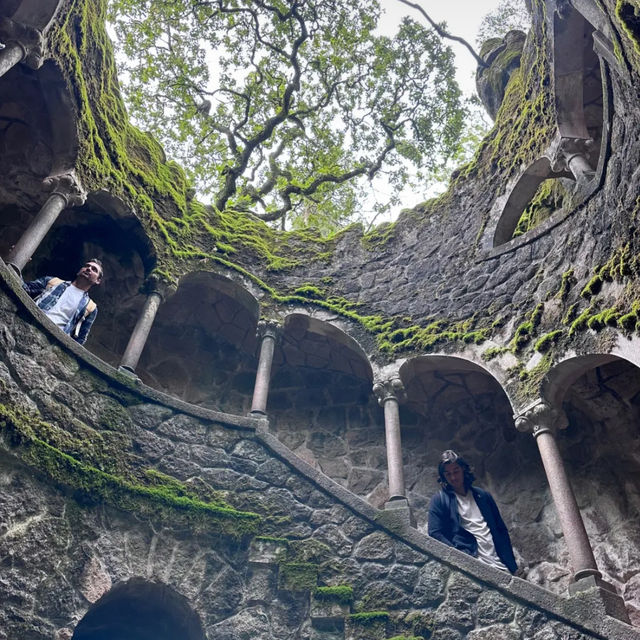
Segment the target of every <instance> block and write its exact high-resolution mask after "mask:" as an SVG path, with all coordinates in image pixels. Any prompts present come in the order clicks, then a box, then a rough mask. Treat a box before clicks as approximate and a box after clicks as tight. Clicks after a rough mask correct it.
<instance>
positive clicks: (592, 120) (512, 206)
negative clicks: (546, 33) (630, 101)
mask: <svg viewBox="0 0 640 640" xmlns="http://www.w3.org/2000/svg"><path fill="white" fill-rule="evenodd" d="M578 4H579V5H580V10H581V11H584V12H585V14H586V15H587V18H585V17H584V16H583V15H582V13H580V12H579V11H578V10H576V9H575V8H574V7H573V6H572V4H571V3H569V2H562V3H560V2H557V3H555V2H553V1H552V2H551V3H550V4H549V7H548V15H549V16H550V18H549V19H550V28H551V31H552V42H553V77H552V87H553V94H554V101H555V114H556V128H557V134H556V139H555V140H554V142H553V143H552V144H551V146H550V147H549V149H548V150H547V151H546V153H545V155H546V156H547V157H541V158H538V159H537V160H536V161H535V162H534V163H532V164H531V165H530V166H529V167H528V168H527V169H526V170H525V171H524V173H523V174H522V176H521V177H520V178H519V179H518V180H517V182H516V183H515V184H514V185H513V187H512V188H511V190H510V192H509V193H508V196H507V197H506V200H505V199H501V200H500V201H498V202H496V205H495V207H494V209H493V210H492V212H491V219H492V220H494V221H495V223H494V224H495V228H493V227H492V226H491V224H490V225H489V232H488V234H487V240H486V242H487V244H489V242H490V243H491V247H498V246H500V245H503V244H505V243H507V242H509V241H510V240H511V239H513V238H516V237H518V236H520V235H523V234H526V233H527V232H529V231H532V230H534V229H539V230H540V232H544V230H545V226H544V224H545V222H547V220H550V222H549V223H548V224H547V226H546V229H548V228H549V227H550V226H553V224H554V221H555V224H557V223H558V222H560V221H561V220H562V219H563V217H564V215H568V213H569V212H570V211H572V210H575V209H576V207H577V206H578V205H579V204H580V203H581V202H583V201H584V200H585V198H587V197H588V196H589V195H591V194H592V193H593V192H594V191H595V189H596V188H597V186H598V185H599V184H600V182H601V180H602V176H603V173H604V164H605V160H606V155H607V150H608V129H609V126H608V121H609V119H610V107H609V103H608V97H607V93H606V91H605V85H604V81H605V80H606V69H607V68H606V66H605V63H604V61H603V60H602V59H601V58H600V55H599V53H602V51H605V53H607V55H609V53H608V48H607V47H608V46H610V45H608V44H607V43H608V39H607V38H606V36H605V35H604V34H603V33H602V32H601V31H600V29H602V28H604V25H603V24H600V23H601V22H602V17H601V15H600V14H601V12H600V11H599V10H597V8H596V7H595V6H592V5H593V3H590V2H588V0H582V2H580V3H578ZM589 20H591V21H592V22H593V23H592V22H590V21H589ZM603 47H604V49H603ZM596 48H597V50H598V52H599V53H597V52H596Z"/></svg>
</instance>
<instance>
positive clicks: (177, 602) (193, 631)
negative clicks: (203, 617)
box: [71, 578, 206, 640]
mask: <svg viewBox="0 0 640 640" xmlns="http://www.w3.org/2000/svg"><path fill="white" fill-rule="evenodd" d="M120 638H127V640H174V638H180V639H181V640H206V636H205V633H204V630H203V628H202V623H201V621H200V618H199V617H198V615H197V614H196V612H195V611H194V610H193V608H192V607H191V605H190V603H189V601H188V600H187V599H186V598H185V597H184V596H183V595H181V594H179V593H178V592H177V591H175V590H174V589H172V588H171V587H169V586H167V585H165V584H159V583H155V582H149V581H147V580H144V579H143V578H131V579H130V580H127V581H126V582H121V583H120V584H118V585H116V586H115V587H113V589H111V590H110V591H109V592H108V593H106V594H105V595H104V596H102V598H100V599H99V600H98V601H97V602H96V603H95V604H94V605H93V606H92V607H91V608H90V609H89V611H88V612H87V613H86V614H85V616H84V617H83V618H82V620H80V622H79V623H78V625H77V626H76V628H75V631H74V633H73V636H72V637H71V640H120Z"/></svg>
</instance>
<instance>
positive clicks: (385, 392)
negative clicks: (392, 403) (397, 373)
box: [373, 377, 407, 407]
mask: <svg viewBox="0 0 640 640" xmlns="http://www.w3.org/2000/svg"><path fill="white" fill-rule="evenodd" d="M373 393H374V394H375V396H376V398H378V404H379V405H380V406H381V407H384V405H385V403H386V402H387V401H388V400H397V401H398V402H399V403H400V402H404V401H405V400H406V399H407V391H406V389H405V388H404V384H403V383H402V380H400V378H398V377H392V378H388V379H387V380H376V381H375V382H374V384H373Z"/></svg>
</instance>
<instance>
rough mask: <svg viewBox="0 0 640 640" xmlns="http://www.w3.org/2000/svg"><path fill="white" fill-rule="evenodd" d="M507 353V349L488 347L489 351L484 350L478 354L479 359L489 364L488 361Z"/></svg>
mask: <svg viewBox="0 0 640 640" xmlns="http://www.w3.org/2000/svg"><path fill="white" fill-rule="evenodd" d="M507 351H509V348H508V347H489V349H486V350H485V351H483V352H482V353H481V354H480V357H481V358H482V359H483V360H484V361H485V362H489V360H493V359H494V358H497V357H498V356H499V355H502V354H503V353H506V352H507Z"/></svg>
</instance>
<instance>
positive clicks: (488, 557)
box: [456, 491, 508, 571]
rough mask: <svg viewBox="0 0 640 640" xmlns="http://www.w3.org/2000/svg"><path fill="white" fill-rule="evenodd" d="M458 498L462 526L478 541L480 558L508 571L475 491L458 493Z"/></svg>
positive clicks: (486, 562)
mask: <svg viewBox="0 0 640 640" xmlns="http://www.w3.org/2000/svg"><path fill="white" fill-rule="evenodd" d="M456 500H457V501H458V514H459V515H460V524H461V526H462V528H463V529H466V530H467V531H468V532H469V533H470V534H471V535H472V536H473V537H474V538H475V539H476V540H477V541H478V559H479V560H482V562H484V563H485V564H489V565H491V566H492V567H496V568H497V569H501V570H502V571H508V569H507V567H505V566H504V564H503V562H502V560H500V558H499V557H498V554H497V553H496V547H495V545H494V544H493V536H492V535H491V530H490V529H489V525H488V524H487V522H486V520H485V519H484V518H483V517H482V513H481V512H480V509H479V508H478V505H477V504H476V499H475V498H474V497H473V493H471V491H467V495H466V496H460V495H458V494H457V493H456Z"/></svg>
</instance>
